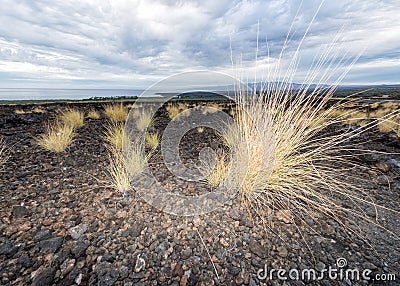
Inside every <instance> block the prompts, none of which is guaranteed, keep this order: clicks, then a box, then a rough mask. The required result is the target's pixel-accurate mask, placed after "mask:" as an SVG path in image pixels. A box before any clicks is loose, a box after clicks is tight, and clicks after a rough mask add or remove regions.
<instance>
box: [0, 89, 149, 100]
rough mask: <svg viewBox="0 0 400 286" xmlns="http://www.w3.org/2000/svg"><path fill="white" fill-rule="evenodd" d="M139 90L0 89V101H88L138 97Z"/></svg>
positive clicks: (140, 91)
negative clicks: (102, 98)
mask: <svg viewBox="0 0 400 286" xmlns="http://www.w3.org/2000/svg"><path fill="white" fill-rule="evenodd" d="M142 92H143V90H139V89H41V88H0V100H48V99H75V100H79V99H89V98H93V97H100V98H101V97H121V96H139V95H141V94H142Z"/></svg>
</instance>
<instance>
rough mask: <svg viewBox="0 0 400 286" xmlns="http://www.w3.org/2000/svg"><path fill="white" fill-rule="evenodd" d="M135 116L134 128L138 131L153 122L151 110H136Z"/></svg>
mask: <svg viewBox="0 0 400 286" xmlns="http://www.w3.org/2000/svg"><path fill="white" fill-rule="evenodd" d="M135 118H136V121H135V125H136V128H137V129H138V130H140V131H143V130H145V129H146V128H147V127H150V126H152V125H153V124H154V118H153V115H152V112H151V111H149V110H146V109H142V110H140V111H137V113H136V115H135Z"/></svg>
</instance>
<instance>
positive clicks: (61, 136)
mask: <svg viewBox="0 0 400 286" xmlns="http://www.w3.org/2000/svg"><path fill="white" fill-rule="evenodd" d="M73 138H74V128H73V127H72V126H71V125H69V124H66V123H65V122H61V121H56V122H55V123H51V124H49V125H48V126H47V131H46V133H44V134H41V135H40V136H39V137H37V138H36V142H37V143H38V145H39V146H41V147H43V148H44V149H46V150H48V151H51V152H56V153H60V152H63V151H64V150H65V149H66V148H67V147H68V146H69V145H70V144H71V142H72V141H73Z"/></svg>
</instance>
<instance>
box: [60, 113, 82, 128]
mask: <svg viewBox="0 0 400 286" xmlns="http://www.w3.org/2000/svg"><path fill="white" fill-rule="evenodd" d="M59 118H60V119H61V120H62V121H63V122H64V123H65V124H66V125H69V126H71V127H72V128H76V127H82V126H83V124H84V121H85V114H84V113H83V112H81V111H79V110H77V109H69V110H66V111H63V112H61V113H60V115H59Z"/></svg>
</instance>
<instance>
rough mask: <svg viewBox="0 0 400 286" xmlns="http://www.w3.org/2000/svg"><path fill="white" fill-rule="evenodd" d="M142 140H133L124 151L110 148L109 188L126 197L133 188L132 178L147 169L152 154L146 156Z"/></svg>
mask: <svg viewBox="0 0 400 286" xmlns="http://www.w3.org/2000/svg"><path fill="white" fill-rule="evenodd" d="M144 151H145V150H144V144H143V141H142V140H133V141H132V142H130V144H129V145H128V146H127V147H126V148H125V149H124V150H121V149H117V148H115V147H113V146H109V147H108V154H109V168H108V171H109V174H110V184H109V186H110V187H111V188H113V189H114V190H116V191H118V192H120V193H122V194H123V196H124V197H126V195H127V192H128V191H129V190H130V188H131V184H130V178H131V177H133V176H136V175H139V174H140V173H141V172H142V171H143V170H144V168H145V167H146V164H147V162H148V161H149V159H150V157H151V152H150V153H148V154H145V152H144Z"/></svg>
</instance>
